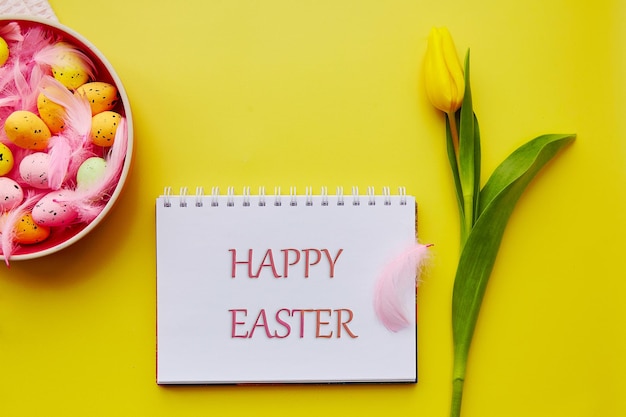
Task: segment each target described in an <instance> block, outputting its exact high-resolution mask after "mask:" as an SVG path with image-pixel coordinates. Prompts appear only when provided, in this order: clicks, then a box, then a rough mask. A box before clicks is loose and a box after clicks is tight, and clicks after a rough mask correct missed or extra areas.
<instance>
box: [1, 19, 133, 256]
mask: <svg viewBox="0 0 626 417" xmlns="http://www.w3.org/2000/svg"><path fill="white" fill-rule="evenodd" d="M10 22H16V23H18V24H19V25H20V27H21V28H22V32H23V31H24V29H27V28H31V27H34V26H39V27H42V28H45V29H47V30H49V31H50V32H52V33H53V34H55V35H57V36H60V37H62V38H63V39H62V40H65V41H67V42H69V43H71V44H73V45H74V46H76V47H77V48H78V49H80V50H81V51H82V52H83V53H85V54H86V55H87V56H88V57H89V58H90V59H91V60H92V61H93V63H94V65H95V73H96V74H97V75H96V80H97V81H103V82H108V83H110V84H113V85H115V86H116V87H117V89H118V92H119V95H120V101H121V106H120V105H119V104H118V107H119V109H118V108H116V111H118V112H119V113H120V114H121V115H122V116H124V117H125V119H126V126H127V130H128V145H127V149H126V158H125V160H124V165H123V168H122V172H121V176H120V178H119V180H118V182H117V185H116V186H115V189H114V190H113V192H112V193H111V194H110V197H109V199H108V202H107V203H106V205H105V206H104V208H103V210H102V211H101V212H100V214H99V215H98V216H97V217H96V218H95V219H94V220H93V221H91V222H90V223H87V224H84V223H83V224H76V225H74V226H70V227H67V228H58V229H54V230H53V231H52V232H51V234H50V237H48V238H47V239H46V240H44V241H43V242H41V243H37V244H34V245H20V246H19V247H18V248H17V249H16V250H15V252H14V253H13V254H12V255H11V256H10V260H11V261H17V260H27V259H34V258H39V257H42V256H45V255H49V254H52V253H55V252H58V251H60V250H62V249H64V248H67V247H68V246H70V245H72V244H74V243H76V242H78V241H79V240H80V239H82V238H83V237H84V236H85V235H87V234H88V233H89V232H91V231H92V230H93V229H94V228H95V227H96V226H98V225H99V224H100V223H101V222H102V220H103V219H104V218H105V217H106V215H107V214H108V213H109V212H110V211H111V209H112V208H113V206H114V205H115V202H116V201H117V199H118V197H119V195H120V193H121V192H122V189H123V187H124V183H125V182H126V179H127V177H128V173H129V171H130V166H131V161H132V153H133V124H132V117H131V109H130V103H129V101H128V96H127V95H126V91H125V90H124V87H123V85H122V82H121V81H120V79H119V77H118V76H117V74H116V73H115V70H114V69H113V67H112V66H111V64H110V63H109V61H107V59H106V58H105V57H104V55H102V53H101V52H100V51H98V49H96V47H95V46H94V45H93V44H92V43H91V42H89V41H88V40H87V39H85V38H84V37H82V36H81V35H80V34H78V33H76V32H75V31H73V30H72V29H70V28H68V27H66V26H64V25H61V24H59V23H57V22H53V21H48V20H42V19H35V18H24V17H22V16H20V17H11V16H3V17H2V18H0V27H1V26H4V25H6V24H8V23H10ZM1 122H2V124H4V121H1ZM0 260H3V261H4V260H5V257H4V256H3V255H2V254H0Z"/></svg>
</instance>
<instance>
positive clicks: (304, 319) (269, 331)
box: [228, 248, 358, 339]
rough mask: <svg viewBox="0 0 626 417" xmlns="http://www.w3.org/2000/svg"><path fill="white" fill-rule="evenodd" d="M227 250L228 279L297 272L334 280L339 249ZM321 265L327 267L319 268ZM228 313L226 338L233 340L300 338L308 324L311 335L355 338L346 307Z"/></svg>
mask: <svg viewBox="0 0 626 417" xmlns="http://www.w3.org/2000/svg"><path fill="white" fill-rule="evenodd" d="M229 252H230V255H231V256H230V266H231V268H230V270H231V276H230V278H231V279H237V278H239V279H242V278H245V279H259V278H260V277H261V276H263V277H270V278H273V279H279V278H282V279H284V278H293V277H294V276H298V275H299V276H301V277H302V278H304V279H305V280H309V279H320V278H327V279H334V278H335V268H336V265H337V262H338V261H339V257H340V255H341V254H342V253H343V249H339V250H337V251H336V252H332V253H331V251H330V250H328V249H293V248H288V249H280V250H278V251H275V250H272V249H267V250H266V251H265V253H263V255H262V256H256V257H255V253H254V250H253V249H248V251H247V252H245V251H244V252H243V253H241V252H239V253H238V252H237V250H236V249H229ZM258 259H260V260H258ZM323 265H326V266H327V267H322V266H323ZM322 271H323V272H322ZM320 275H321V276H320ZM263 279H264V278H263ZM228 312H229V313H230V323H231V326H230V337H231V338H233V339H251V338H253V337H255V336H259V335H260V336H261V337H263V335H264V336H265V337H267V338H269V339H284V338H286V337H289V336H294V337H298V338H304V337H305V336H306V335H307V334H308V333H307V332H305V329H306V328H307V327H310V326H313V327H314V328H315V333H314V334H315V338H322V339H332V338H336V339H339V338H341V337H342V336H344V335H345V336H347V337H350V338H357V337H358V335H357V334H355V333H354V332H353V330H352V329H351V328H350V326H349V324H350V322H351V321H352V319H353V318H354V313H353V311H352V310H351V309H349V308H332V309H331V308H317V309H311V308H307V309H290V308H280V309H278V310H277V311H275V312H270V311H267V310H266V309H264V308H262V309H260V310H259V311H256V310H255V311H251V310H248V309H247V308H233V309H229V310H228Z"/></svg>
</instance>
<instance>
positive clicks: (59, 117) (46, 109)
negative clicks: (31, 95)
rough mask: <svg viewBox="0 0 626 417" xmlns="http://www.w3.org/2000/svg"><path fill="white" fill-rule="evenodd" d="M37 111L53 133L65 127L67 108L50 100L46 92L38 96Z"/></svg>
mask: <svg viewBox="0 0 626 417" xmlns="http://www.w3.org/2000/svg"><path fill="white" fill-rule="evenodd" d="M37 111H38V112H39V117H40V118H41V120H43V121H44V123H45V124H46V126H48V128H49V129H50V132H52V134H53V135H56V134H58V133H60V132H62V131H63V129H65V119H64V118H65V108H64V107H63V106H61V105H60V104H57V103H55V102H54V101H52V100H50V99H49V98H48V97H46V95H45V94H44V93H40V94H39V96H37Z"/></svg>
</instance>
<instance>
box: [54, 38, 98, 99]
mask: <svg viewBox="0 0 626 417" xmlns="http://www.w3.org/2000/svg"><path fill="white" fill-rule="evenodd" d="M58 45H61V46H62V47H61V48H58V50H59V54H58V55H57V56H56V57H55V64H54V65H52V67H51V69H52V76H53V77H54V78H55V79H56V80H57V81H59V82H60V83H61V84H63V85H64V86H65V87H67V88H69V89H70V90H76V89H77V88H78V87H80V86H81V85H83V84H85V83H86V82H87V81H89V66H88V65H87V63H86V62H85V61H84V60H83V58H82V57H81V56H80V55H79V54H78V53H76V51H75V50H73V49H71V45H69V44H67V43H65V42H59V44H58ZM68 47H69V48H68Z"/></svg>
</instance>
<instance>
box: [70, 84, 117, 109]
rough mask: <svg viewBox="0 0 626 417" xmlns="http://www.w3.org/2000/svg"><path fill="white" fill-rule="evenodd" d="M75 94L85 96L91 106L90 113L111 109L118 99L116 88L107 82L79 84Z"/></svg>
mask: <svg viewBox="0 0 626 417" xmlns="http://www.w3.org/2000/svg"><path fill="white" fill-rule="evenodd" d="M74 94H76V95H81V96H83V97H86V98H87V100H88V101H89V106H91V115H92V116H93V115H96V114H98V113H102V112H103V111H106V110H113V108H114V107H115V105H116V104H117V102H118V101H119V100H120V96H119V93H118V91H117V88H116V87H115V86H114V85H112V84H109V83H105V82H102V81H94V82H90V83H86V84H83V85H81V86H80V87H79V88H77V89H76V91H75V92H74Z"/></svg>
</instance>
